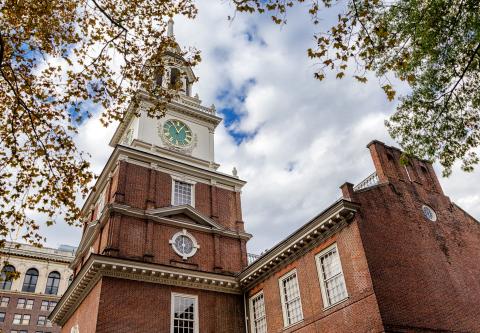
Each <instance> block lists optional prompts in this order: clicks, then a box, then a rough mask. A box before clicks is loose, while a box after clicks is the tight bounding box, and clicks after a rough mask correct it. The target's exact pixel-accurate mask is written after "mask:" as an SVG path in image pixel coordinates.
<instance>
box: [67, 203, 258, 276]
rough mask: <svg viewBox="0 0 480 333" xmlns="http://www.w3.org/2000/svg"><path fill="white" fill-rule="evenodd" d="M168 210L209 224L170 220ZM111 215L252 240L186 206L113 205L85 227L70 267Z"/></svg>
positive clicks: (84, 251)
mask: <svg viewBox="0 0 480 333" xmlns="http://www.w3.org/2000/svg"><path fill="white" fill-rule="evenodd" d="M169 210H170V211H171V212H173V213H175V212H177V213H182V212H186V211H188V212H190V213H189V215H192V216H195V219H203V221H204V223H207V221H209V222H208V223H207V225H205V224H197V223H191V222H186V221H179V220H176V219H171V218H168V217H167V216H162V215H164V214H163V213H165V212H168V211H169ZM112 213H120V214H122V215H126V216H131V217H136V218H141V219H146V220H149V221H152V222H156V223H161V224H165V225H170V226H174V227H178V228H186V229H189V230H196V231H200V232H205V233H213V234H219V235H222V236H224V237H230V238H237V239H243V240H245V241H248V240H249V239H250V238H252V235H251V234H249V233H246V232H238V231H232V230H228V229H225V228H223V227H222V226H220V225H218V224H217V223H216V222H214V221H212V220H210V219H208V218H206V217H204V216H203V215H201V214H200V213H198V212H197V211H196V210H195V209H194V208H191V207H188V209H187V206H178V207H166V208H165V209H162V208H160V209H152V210H143V209H137V208H132V207H129V206H126V205H120V204H115V203H113V204H109V205H108V206H106V207H105V209H104V210H103V212H102V215H101V216H100V217H99V219H98V220H96V221H93V222H90V224H89V225H88V227H87V228H88V229H87V231H86V232H85V234H84V235H83V237H82V240H81V242H80V245H79V247H78V250H77V255H76V257H75V259H74V260H73V261H72V263H71V265H70V267H74V266H75V265H76V264H77V262H78V260H80V259H81V258H82V257H83V256H84V255H85V254H86V253H87V252H88V251H89V249H90V247H91V246H92V244H93V242H94V241H95V238H96V236H97V235H98V233H99V232H100V229H101V228H103V226H104V225H105V223H106V221H107V217H108V216H110V215H111V214H112Z"/></svg>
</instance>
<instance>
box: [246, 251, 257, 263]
mask: <svg viewBox="0 0 480 333" xmlns="http://www.w3.org/2000/svg"><path fill="white" fill-rule="evenodd" d="M258 258H260V256H259V255H258V254H253V253H247V263H248V264H249V265H251V264H252V263H253V262H254V261H256V260H257V259H258Z"/></svg>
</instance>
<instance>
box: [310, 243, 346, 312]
mask: <svg viewBox="0 0 480 333" xmlns="http://www.w3.org/2000/svg"><path fill="white" fill-rule="evenodd" d="M333 248H335V249H336V251H337V255H338V261H339V263H340V274H341V275H342V280H343V285H344V286H345V298H343V299H341V300H339V301H337V302H336V303H332V304H330V303H329V300H328V297H327V289H326V287H325V281H324V279H323V271H322V264H321V262H320V258H321V257H323V256H324V255H325V254H327V253H328V252H330V251H331V250H332V249H333ZM315 263H316V265H317V274H318V280H319V282H320V290H321V293H322V301H323V308H324V309H329V308H331V307H332V306H335V305H337V304H339V303H341V302H343V301H345V300H346V299H348V289H347V284H346V282H345V275H344V274H343V265H342V260H341V259H340V252H339V251H338V246H337V243H333V244H332V245H330V246H329V247H327V248H326V249H324V250H322V251H321V252H320V253H318V254H317V255H316V256H315Z"/></svg>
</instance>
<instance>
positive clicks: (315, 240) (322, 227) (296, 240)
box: [239, 199, 359, 288]
mask: <svg viewBox="0 0 480 333" xmlns="http://www.w3.org/2000/svg"><path fill="white" fill-rule="evenodd" d="M358 208H359V205H358V204H356V203H353V202H350V201H347V200H343V199H340V200H339V201H337V202H335V203H334V204H333V205H331V206H330V207H328V208H327V209H326V210H324V211H323V212H322V213H320V214H319V215H317V216H316V217H314V218H313V219H312V220H310V221H309V222H308V223H306V224H305V225H303V226H302V227H301V228H300V229H298V230H297V231H295V232H294V233H292V234H291V235H290V236H288V237H287V238H286V239H284V240H283V241H281V242H280V243H278V244H277V245H276V246H275V247H273V248H272V249H271V250H269V251H268V252H266V253H265V254H263V255H262V256H261V257H260V258H258V259H257V260H256V261H254V262H253V263H252V264H251V265H249V266H248V267H247V268H245V269H244V270H243V271H242V272H241V273H240V274H239V279H240V283H241V285H242V287H245V288H248V287H249V286H251V285H253V284H254V283H257V282H258V281H259V280H261V279H262V278H264V277H266V276H268V275H269V274H271V273H272V272H274V271H275V270H276V269H277V268H278V267H280V266H282V265H284V264H285V263H288V262H290V261H292V260H293V259H294V258H297V257H298V256H299V255H301V254H304V253H305V252H307V251H308V250H309V249H311V248H312V246H316V245H318V244H319V243H320V242H321V241H322V240H324V239H326V238H328V237H329V236H331V235H332V234H334V233H335V232H337V231H338V230H339V229H340V228H341V227H342V226H344V225H345V224H346V223H349V222H350V221H352V220H353V218H354V216H355V213H356V212H357V210H358Z"/></svg>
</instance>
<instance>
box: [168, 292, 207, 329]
mask: <svg viewBox="0 0 480 333" xmlns="http://www.w3.org/2000/svg"><path fill="white" fill-rule="evenodd" d="M175 297H181V298H189V299H192V300H193V304H194V309H193V332H194V333H198V332H199V322H200V318H199V317H198V296H197V295H189V294H181V293H172V297H171V301H170V303H171V304H170V333H174V332H175V330H174V328H175V326H174V323H175V318H174V315H175Z"/></svg>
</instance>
